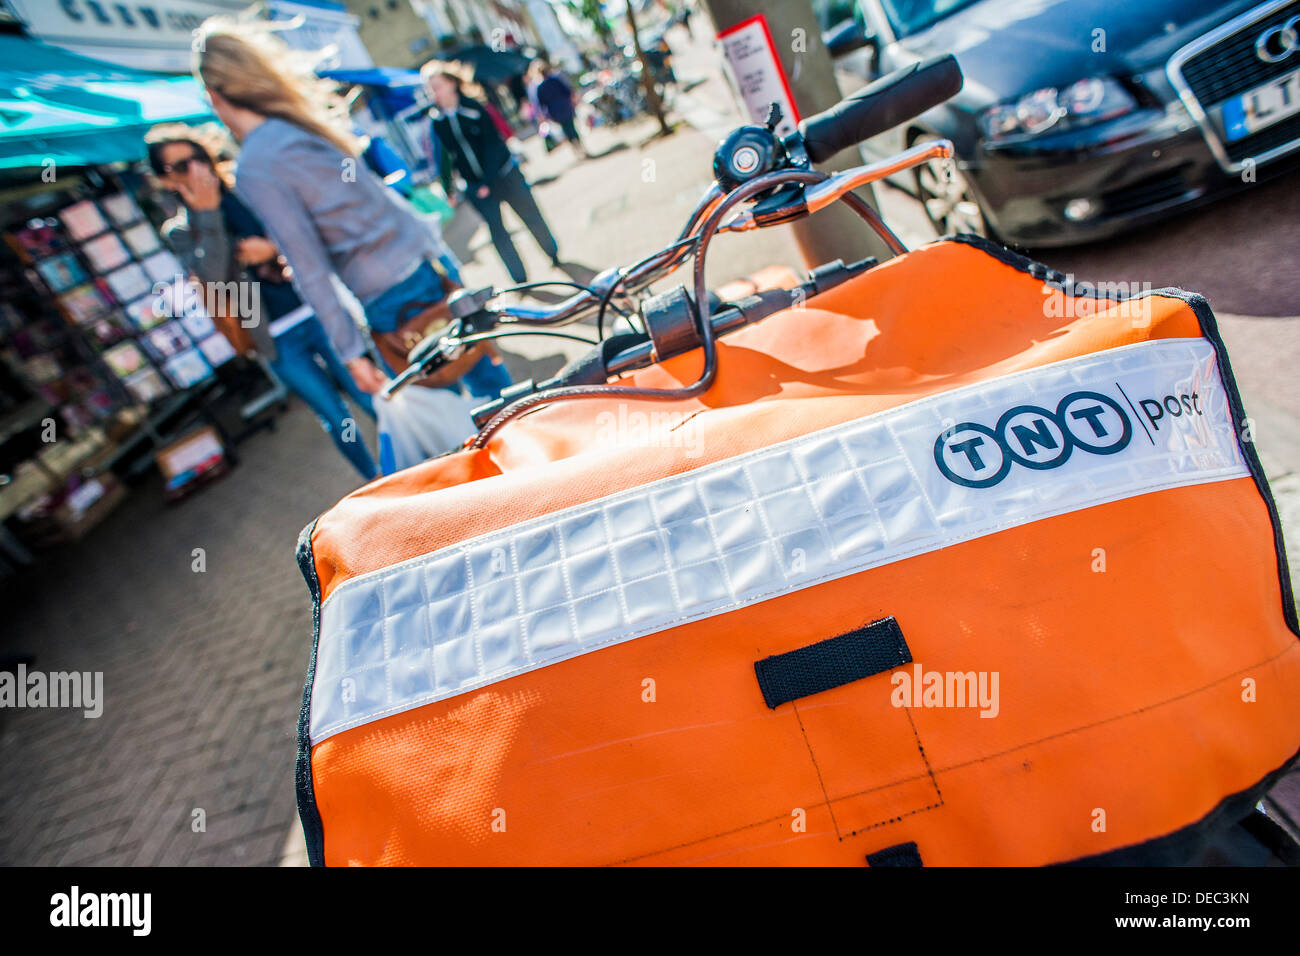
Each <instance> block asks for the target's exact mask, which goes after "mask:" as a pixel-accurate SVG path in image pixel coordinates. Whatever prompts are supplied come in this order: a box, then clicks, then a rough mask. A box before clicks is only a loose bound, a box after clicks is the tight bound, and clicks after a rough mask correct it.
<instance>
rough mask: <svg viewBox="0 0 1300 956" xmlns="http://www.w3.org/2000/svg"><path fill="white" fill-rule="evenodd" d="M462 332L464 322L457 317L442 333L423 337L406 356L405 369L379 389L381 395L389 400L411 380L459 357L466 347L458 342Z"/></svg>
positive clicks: (429, 373)
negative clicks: (407, 363) (406, 363)
mask: <svg viewBox="0 0 1300 956" xmlns="http://www.w3.org/2000/svg"><path fill="white" fill-rule="evenodd" d="M462 332H463V329H462V322H461V320H459V319H456V320H455V321H453V322H452V323H451V324H450V325H449V326H447V328H446V329H444V330H443V332H442V334H441V335H439V336H437V337H434V336H429V337H428V338H426V339H422V340H421V341H420V343H419V344H418V345H416V347H415V348H413V349H411V352H410V354H409V355H407V357H406V358H407V361H408V362H409V363H410V364H409V365H407V367H406V369H405V371H403V372H402V373H401V374H400V375H398V376H397V377H396V378H393V379H389V380H388V382H387V383H385V385H384V387H383V388H382V389H380V391H379V395H380V397H381V398H383V399H385V400H388V399H390V398H392V397H393V395H394V393H396V392H398V391H400V390H401V389H403V388H405V387H406V386H407V385H409V384H411V382H413V381H415V380H417V379H421V378H424V377H425V376H426V375H431V374H432V373H434V372H436V371H438V369H440V368H442V367H443V366H444V365H446V364H447V363H448V362H451V361H453V360H455V359H457V358H459V357H460V355H461V353H462V352H463V351H464V349H465V346H463V345H460V344H457V343H458V342H459V339H460V338H461V335H462Z"/></svg>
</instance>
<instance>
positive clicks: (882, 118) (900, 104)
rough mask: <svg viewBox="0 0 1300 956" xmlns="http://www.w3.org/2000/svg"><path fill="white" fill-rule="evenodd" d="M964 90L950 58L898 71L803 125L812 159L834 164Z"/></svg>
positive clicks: (958, 69) (946, 56)
mask: <svg viewBox="0 0 1300 956" xmlns="http://www.w3.org/2000/svg"><path fill="white" fill-rule="evenodd" d="M961 85H962V75H961V67H960V66H958V65H957V59H956V58H955V57H954V56H953V55H952V54H951V53H948V54H944V55H943V56H932V57H930V58H929V59H928V60H921V61H920V62H919V63H913V64H912V65H911V66H905V67H903V68H902V69H900V70H895V71H894V72H893V73H890V74H889V75H888V76H883V77H881V78H880V79H878V80H876V81H875V82H874V83H870V84H868V85H867V86H864V87H863V88H862V89H860V90H858V91H857V92H856V93H854V94H853V95H852V96H848V97H846V98H844V99H842V100H840V101H839V102H838V103H836V104H835V105H834V106H832V107H831V108H830V109H828V110H823V111H822V112H820V113H818V114H817V115H816V116H810V117H808V118H807V119H806V120H804V121H803V122H802V123H800V124H799V132H800V133H801V134H802V135H803V139H804V148H805V149H807V151H808V158H809V159H811V160H812V161H813V162H814V163H820V162H822V161H823V160H827V159H830V158H831V157H832V156H834V155H835V154H836V153H838V152H839V151H840V150H842V149H848V148H849V147H850V146H856V145H857V144H858V143H861V142H862V141H863V140H867V139H871V137H873V136H877V135H879V134H880V133H883V132H884V131H885V130H887V129H892V128H893V127H895V126H898V125H899V124H900V123H905V122H907V121H908V120H909V119H911V118H912V117H914V116H920V115H921V114H922V113H924V112H925V111H926V110H928V109H930V108H931V107H934V106H938V105H939V104H940V103H942V102H944V101H945V100H947V99H948V98H949V97H952V96H955V95H956V94H957V92H958V91H959V90H961Z"/></svg>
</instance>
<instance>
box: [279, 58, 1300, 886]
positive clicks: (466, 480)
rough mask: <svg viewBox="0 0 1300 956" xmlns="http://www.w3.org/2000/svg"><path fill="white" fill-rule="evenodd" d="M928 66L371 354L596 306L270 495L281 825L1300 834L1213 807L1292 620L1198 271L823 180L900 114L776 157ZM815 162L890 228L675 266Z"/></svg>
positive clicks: (447, 845) (458, 302)
mask: <svg viewBox="0 0 1300 956" xmlns="http://www.w3.org/2000/svg"><path fill="white" fill-rule="evenodd" d="M960 85H961V73H960V70H959V69H958V68H957V65H956V62H955V60H953V58H952V57H941V58H936V59H932V60H929V61H925V62H923V63H919V64H917V65H915V66H913V67H910V68H907V69H905V70H903V71H899V72H898V73H896V74H891V75H890V76H888V77H886V78H884V79H883V80H880V81H877V82H876V83H874V84H872V85H871V86H868V87H866V88H864V89H863V90H861V91H859V92H858V93H856V94H854V95H853V96H851V97H849V98H848V99H846V100H845V101H843V102H842V103H840V104H838V105H837V106H836V107H834V108H832V109H831V110H828V111H826V112H824V113H821V114H818V115H817V116H814V117H811V118H809V119H807V120H805V121H803V123H801V124H800V128H799V130H798V131H797V132H796V133H794V134H792V135H790V136H787V137H784V138H781V137H778V136H777V135H776V134H775V132H774V128H775V126H776V124H777V121H778V117H777V115H776V114H775V113H773V114H772V115H771V116H769V121H768V122H767V124H765V125H763V126H758V125H754V126H746V127H742V128H740V129H738V130H736V131H734V132H733V133H732V134H731V135H729V136H728V137H727V138H726V139H724V140H723V142H722V143H721V144H720V145H719V147H718V149H717V151H716V152H715V155H714V158H713V168H714V172H715V176H716V181H715V183H714V184H713V185H712V186H711V187H710V188H709V189H708V190H707V191H706V192H705V194H704V195H703V197H701V199H700V201H699V203H698V204H697V205H696V207H695V209H694V211H693V212H692V214H691V216H690V217H689V220H688V222H687V224H686V226H685V227H684V228H683V230H682V231H681V233H680V235H679V236H678V237H677V239H675V240H674V241H673V242H671V243H669V244H668V245H666V246H664V247H663V248H662V249H660V250H659V251H657V252H655V253H654V254H652V255H650V256H647V257H646V258H644V259H642V260H641V261H640V262H638V263H636V264H635V265H633V266H631V267H628V268H625V269H610V270H606V271H605V272H602V273H601V274H599V275H598V276H596V277H595V279H593V280H592V282H591V283H589V284H588V285H587V286H585V287H581V288H579V289H578V290H577V291H575V292H574V293H573V295H572V296H570V297H569V298H568V299H567V300H565V301H563V302H561V303H558V304H556V305H554V306H549V307H547V306H525V305H520V304H502V303H499V302H497V301H496V299H497V293H495V292H494V290H492V289H490V288H488V289H478V290H460V291H458V292H456V293H455V294H454V295H453V297H452V299H451V301H450V307H451V312H452V316H453V321H452V323H451V325H450V326H448V328H447V329H446V330H444V331H443V332H442V333H441V334H440V335H438V336H437V337H434V338H430V339H426V340H425V341H424V342H422V343H421V344H420V345H418V346H417V347H416V348H415V349H414V350H413V351H412V352H411V355H410V363H411V364H410V368H409V369H408V370H407V371H406V372H405V373H404V374H403V375H402V376H399V377H398V378H397V379H395V380H394V381H393V382H391V383H390V384H389V386H388V391H389V392H390V393H391V392H393V391H395V390H397V389H400V388H405V387H408V386H409V385H410V384H411V383H412V382H414V381H417V380H419V379H420V378H422V377H424V376H427V375H429V374H432V373H435V372H437V370H438V369H439V368H441V367H444V366H446V365H447V364H448V363H450V362H453V361H455V360H456V359H457V357H458V356H459V354H460V353H461V351H462V350H463V349H466V348H470V347H472V346H474V345H476V344H478V343H480V342H484V341H490V340H493V339H496V338H502V337H506V336H513V335H525V334H543V335H570V334H571V333H568V332H561V331H559V330H557V329H555V328H551V327H554V326H560V325H564V324H568V323H571V322H575V321H577V320H579V319H582V318H587V317H595V318H596V325H597V331H598V335H599V339H598V340H597V341H592V342H590V344H591V345H592V349H591V351H590V352H589V353H588V354H587V355H586V356H585V357H583V358H581V359H579V360H577V361H575V362H572V363H570V365H569V366H567V367H566V368H564V369H562V370H561V371H560V372H559V373H558V374H556V375H555V376H554V377H552V378H550V379H548V380H545V381H543V382H540V383H538V382H532V381H528V382H522V383H518V384H517V385H515V386H513V387H512V388H510V389H508V390H507V391H506V392H505V393H503V395H502V397H501V399H499V400H498V401H497V402H494V403H491V404H488V405H485V406H483V407H481V408H479V409H477V410H476V412H475V423H476V425H477V426H478V427H479V431H478V432H477V434H476V435H475V436H473V437H472V438H471V439H470V440H469V441H468V442H467V443H466V445H465V447H464V448H462V449H460V450H458V451H455V452H453V453H450V454H448V455H446V456H443V457H441V458H437V459H434V460H431V461H429V462H426V463H424V464H422V465H419V466H416V467H415V468H411V469H408V470H406V471H402V472H399V473H397V474H395V475H393V476H391V477H389V478H386V479H382V480H380V481H378V482H375V483H373V484H372V485H369V486H367V487H366V488H363V489H361V490H360V491H358V492H355V493H354V494H353V495H350V496H349V497H348V498H345V499H344V500H343V501H342V502H340V503H339V504H338V505H336V506H335V507H334V508H333V509H331V510H330V511H329V512H327V513H326V514H325V515H323V516H322V517H321V518H320V519H318V520H317V522H315V523H314V524H313V525H312V526H310V527H308V528H307V529H306V530H305V531H304V534H303V537H302V540H301V542H300V551H299V559H300V563H301V566H302V569H303V573H304V575H305V577H306V579H307V581H308V584H309V586H310V588H311V590H312V594H313V597H314V600H315V602H316V626H317V633H316V643H315V650H314V652H313V659H312V665H311V668H310V672H309V678H308V683H307V687H306V690H305V693H304V706H303V712H302V716H301V719H300V723H299V742H300V747H299V761H298V774H297V777H298V797H299V809H300V814H301V816H302V820H303V825H304V830H305V833H306V836H307V845H308V851H309V855H310V856H311V858H312V860H313V862H315V863H323V862H327V861H328V862H335V863H409V862H441V863H456V862H471V863H668V864H673V863H687V862H718V861H722V862H731V863H737V862H740V863H746V862H750V863H800V864H807V863H838V864H844V863H862V862H866V863H867V864H868V865H872V866H877V865H904V866H916V865H929V864H935V863H937V864H940V865H970V864H1045V863H1061V862H1082V863H1105V864H1117V863H1118V864H1127V863H1145V864H1169V863H1189V862H1206V861H1218V862H1222V861H1223V860H1224V858H1225V855H1226V857H1227V858H1228V859H1233V860H1238V861H1240V860H1250V861H1252V862H1264V861H1266V860H1269V859H1281V860H1283V861H1285V862H1293V863H1294V862H1297V861H1298V860H1300V857H1297V854H1296V848H1295V843H1294V841H1293V839H1292V837H1291V836H1289V835H1288V834H1287V833H1286V832H1285V827H1284V825H1283V824H1280V823H1279V822H1278V819H1277V815H1276V814H1275V813H1274V814H1269V815H1265V814H1263V813H1259V812H1256V810H1255V807H1256V805H1257V804H1259V803H1260V802H1261V801H1262V800H1265V799H1266V795H1267V793H1268V791H1269V789H1270V788H1271V787H1272V786H1273V784H1274V783H1275V782H1276V781H1277V780H1278V779H1280V777H1281V776H1282V775H1283V774H1284V773H1286V772H1288V771H1289V770H1290V769H1291V768H1293V767H1294V766H1295V760H1296V753H1297V749H1298V748H1300V732H1298V731H1297V730H1296V728H1297V727H1300V643H1298V639H1300V624H1298V623H1297V621H1296V615H1295V602H1294V598H1293V595H1292V594H1291V590H1290V580H1289V576H1288V573H1287V569H1286V562H1285V554H1284V551H1283V550H1282V549H1281V532H1280V529H1279V526H1278V523H1277V516H1276V510H1275V508H1274V507H1273V504H1272V499H1271V497H1270V495H1269V492H1268V488H1267V482H1266V480H1265V479H1264V475H1263V470H1262V467H1261V466H1260V463H1259V460H1258V456H1257V455H1256V454H1255V451H1254V448H1253V446H1252V445H1251V444H1250V442H1249V441H1245V440H1243V438H1242V436H1241V434H1240V433H1239V432H1238V430H1237V423H1238V422H1239V421H1240V420H1242V419H1244V410H1243V409H1242V406H1241V400H1240V395H1239V394H1238V392H1237V389H1236V386H1235V383H1234V381H1233V379H1232V375H1231V369H1230V366H1229V364H1228V361H1227V355H1226V351H1225V350H1224V348H1223V343H1222V341H1221V339H1220V338H1219V336H1218V333H1217V330H1216V328H1215V325H1214V320H1213V315H1212V313H1210V311H1209V308H1208V305H1207V304H1206V303H1205V302H1204V300H1203V299H1201V298H1200V297H1198V296H1195V295H1191V294H1189V293H1184V292H1181V291H1178V290H1160V291H1158V292H1154V293H1149V294H1143V295H1140V296H1136V297H1132V298H1129V299H1118V298H1106V297H1102V296H1098V295H1097V294H1096V293H1095V292H1092V293H1090V294H1089V293H1085V292H1083V291H1082V290H1079V289H1075V288H1073V287H1072V286H1071V285H1070V283H1069V282H1068V281H1067V279H1066V277H1064V276H1062V275H1060V274H1059V273H1056V272H1054V271H1053V270H1050V269H1048V268H1047V267H1046V266H1043V265H1041V264H1039V263H1035V262H1032V261H1030V260H1028V259H1026V258H1024V257H1023V256H1020V255H1018V254H1016V253H1014V252H1011V251H1010V250H1007V249H1004V248H1002V247H1001V246H998V245H996V244H994V243H992V242H990V241H989V240H987V239H983V238H981V237H973V236H954V237H945V238H944V239H941V240H939V241H937V242H935V243H931V244H928V245H926V246H924V247H922V248H920V249H918V250H915V251H910V252H909V251H908V250H907V249H906V247H905V246H904V245H903V243H902V242H901V241H900V240H899V239H898V237H897V236H896V235H894V233H893V232H892V231H891V230H890V229H889V228H888V226H887V225H886V224H885V223H884V222H883V221H881V219H880V217H879V216H878V215H877V214H876V212H875V211H874V210H873V209H872V208H871V207H870V206H869V205H868V204H866V203H865V202H863V201H862V200H861V199H860V198H859V197H857V196H855V195H854V193H853V190H854V189H855V188H857V187H859V186H861V185H865V184H867V183H870V182H873V181H876V180H878V179H880V178H883V177H885V176H888V175H891V174H893V173H895V172H898V171H900V170H904V169H907V168H910V167H913V166H916V165H917V164H919V163H924V162H931V161H934V160H936V159H951V157H952V146H951V144H949V143H947V142H945V141H943V140H935V141H932V142H926V143H922V144H917V145H916V146H914V147H913V148H911V149H909V150H908V151H906V152H904V153H901V154H899V155H898V156H896V157H893V158H891V159H890V160H887V161H883V162H878V163H873V164H868V165H864V166H859V167H857V168H854V169H850V170H846V171H844V172H839V173H835V174H833V175H827V174H825V173H821V172H818V171H816V170H815V169H814V168H813V164H814V163H816V162H820V161H822V160H824V159H826V158H827V157H829V156H831V155H833V154H835V153H837V152H838V151H840V150H841V149H843V148H847V147H850V146H852V145H854V144H855V143H858V142H860V141H861V140H863V139H866V138H869V137H870V136H873V135H875V134H876V133H879V132H881V131H883V130H884V129H887V128H889V127H892V126H895V125H897V124H899V123H901V122H903V121H905V120H906V119H908V118H909V117H911V116H913V115H916V114H919V113H921V112H924V111H925V110H926V109H928V108H930V107H932V106H934V105H936V104H937V103H939V102H941V101H942V100H944V99H946V98H948V97H950V96H952V95H954V94H955V93H956V92H957V90H958V89H959V88H960ZM833 202H845V203H847V204H848V205H850V206H851V207H852V208H853V209H854V210H855V212H857V213H858V214H859V215H860V216H861V217H862V218H863V219H865V220H866V221H867V222H868V223H869V224H870V225H871V226H872V228H873V229H874V230H875V231H876V232H877V234H878V235H879V236H880V237H881V238H882V240H883V241H884V242H885V243H886V244H887V245H888V246H889V248H890V249H891V250H893V251H894V252H895V253H896V254H897V255H896V256H895V257H894V258H892V259H890V260H888V261H886V262H884V263H877V262H876V261H875V260H874V259H864V260H862V261H859V262H854V263H850V264H847V265H846V264H844V263H843V262H842V261H836V262H832V263H827V264H825V265H823V266H819V267H817V268H814V269H813V270H812V271H811V272H810V273H809V274H808V276H807V277H806V278H805V279H803V280H802V281H800V282H798V283H797V284H795V285H794V286H793V287H790V288H771V289H766V290H762V291H759V292H756V293H754V294H752V295H748V296H744V297H742V298H740V299H738V300H736V301H729V302H724V301H718V300H717V297H716V296H713V295H711V293H710V292H709V290H708V289H707V287H706V284H705V275H704V262H705V257H706V255H707V252H708V248H709V244H710V242H711V241H712V239H713V238H714V237H715V236H717V235H721V234H724V233H725V234H733V233H740V232H747V231H750V230H754V229H760V228H766V227H769V226H773V225H779V224H784V223H788V222H791V221H794V220H796V219H799V218H802V217H804V216H808V215H811V214H813V213H815V212H816V211H818V210H820V209H822V208H825V207H826V206H827V205H829V204H831V203H833ZM742 204H743V206H742ZM691 258H693V260H694V261H693V277H692V278H693V289H691V290H688V289H687V288H686V287H685V286H677V287H676V288H672V289H669V290H667V291H664V292H661V293H658V294H655V295H650V296H647V297H645V298H644V299H643V300H642V301H640V303H639V304H636V303H634V301H633V299H634V297H635V296H637V295H638V294H639V293H640V292H643V291H644V290H645V289H647V287H648V286H649V285H650V284H651V283H652V282H654V281H656V280H658V279H661V278H663V277H664V276H666V275H668V274H669V273H671V272H672V271H673V270H675V269H677V268H679V267H681V266H682V265H683V264H684V263H685V262H686V261H687V260H688V259H691ZM1060 297H1064V298H1065V299H1067V300H1068V302H1067V304H1068V305H1069V308H1068V309H1066V310H1063V311H1062V310H1054V309H1051V308H1048V307H1046V306H1045V302H1051V301H1053V300H1054V299H1056V298H1060ZM611 309H613V310H614V311H615V312H617V313H619V315H620V319H621V321H623V322H624V323H625V324H626V325H627V326H628V331H619V332H613V333H612V334H610V335H609V336H605V334H604V317H605V314H606V313H607V312H608V311H609V310H611ZM1061 315H1067V316H1069V317H1070V318H1069V319H1068V320H1067V319H1060V318H1056V317H1054V316H1061ZM651 407H663V408H669V409H672V410H673V412H674V414H672V415H666V416H663V418H662V419H661V420H659V421H658V422H655V421H654V420H649V421H648V424H647V423H644V422H643V423H641V424H640V425H639V426H638V428H639V430H638V433H637V435H636V436H629V435H627V434H623V433H622V432H626V431H630V430H631V426H630V425H629V424H628V422H629V421H630V418H631V413H630V412H627V410H628V409H629V408H633V409H636V410H638V413H640V411H641V410H643V409H645V408H651ZM625 412H627V414H626V415H624V417H623V418H620V415H622V414H623V413H625ZM688 429H689V430H692V432H693V434H694V436H695V437H696V438H698V439H699V441H698V442H696V443H695V444H694V450H693V449H692V447H691V445H689V444H687V443H684V442H683V441H682V440H681V437H682V434H683V432H684V431H685V430H688ZM620 430H622V432H621V431H620ZM1225 635H1231V639H1230V640H1225V639H1224V637H1225ZM1000 688H1001V690H1000ZM1257 690H1258V693H1257V692H1256V691H1257ZM1003 691H1005V694H1004V693H1003ZM982 718H989V719H988V720H985V719H982ZM1252 854H1253V855H1252Z"/></svg>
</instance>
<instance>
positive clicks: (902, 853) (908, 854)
mask: <svg viewBox="0 0 1300 956" xmlns="http://www.w3.org/2000/svg"><path fill="white" fill-rule="evenodd" d="M923 865H924V864H923V863H922V862H921V851H920V850H918V849H917V847H916V844H915V843H898V844H895V845H894V846H887V847H885V848H884V849H883V850H877V851H876V852H875V853H868V854H867V866H923Z"/></svg>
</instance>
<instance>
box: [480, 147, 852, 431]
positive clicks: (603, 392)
mask: <svg viewBox="0 0 1300 956" xmlns="http://www.w3.org/2000/svg"><path fill="white" fill-rule="evenodd" d="M829 178H830V176H828V175H827V174H826V173H822V172H817V171H813V170H801V169H779V170H775V171H773V172H770V173H766V174H764V175H762V176H758V177H756V178H754V179H751V180H749V181H748V182H745V183H742V184H741V185H739V186H737V187H736V188H735V189H734V190H732V191H731V192H730V193H728V194H727V196H726V197H725V198H724V199H723V200H722V201H721V202H720V203H719V204H718V206H717V207H716V208H715V209H714V210H713V211H712V212H711V213H710V214H709V216H708V217H707V218H706V219H705V220H704V222H703V224H701V226H700V228H699V231H698V232H697V233H696V234H695V236H693V237H691V238H692V239H693V240H694V244H695V248H694V250H693V251H692V253H691V254H692V255H693V256H694V257H695V301H694V302H693V303H692V311H693V313H694V319H695V324H696V329H697V331H698V333H699V336H700V347H701V349H702V350H703V352H704V369H703V371H701V373H700V377H699V378H698V379H696V381H695V382H694V383H692V384H691V385H687V386H684V387H682V388H641V387H635V386H626V385H609V384H602V385H567V386H560V387H558V388H550V389H546V390H544V391H541V392H534V393H533V394H532V395H527V396H524V397H523V398H520V399H519V400H518V401H516V402H513V403H512V404H510V405H507V406H506V407H505V408H503V409H501V411H499V412H497V413H496V414H495V415H493V416H492V418H491V419H489V420H488V422H487V424H485V425H484V426H483V428H482V429H481V430H480V431H479V433H478V434H477V435H475V436H474V438H473V440H472V441H471V442H470V444H469V446H468V447H470V448H475V449H479V448H484V447H486V445H487V443H488V441H489V440H491V438H492V436H493V435H494V434H496V432H497V431H499V430H500V429H501V428H502V426H504V425H505V424H506V423H507V422H509V421H511V420H512V419H514V418H517V417H518V416H520V415H522V414H523V413H524V412H527V411H529V410H531V409H534V408H538V407H540V406H542V405H547V404H550V403H551V402H555V401H560V400H563V399H571V398H619V397H622V398H643V399H650V400H652V401H659V402H673V401H682V400H685V399H688V398H695V397H696V396H697V395H700V394H702V393H704V392H706V391H707V390H708V389H709V386H710V385H712V384H713V379H714V377H715V376H716V375H717V348H716V343H715V341H714V338H713V326H712V324H711V323H710V321H709V319H710V317H709V316H706V315H703V314H702V312H701V303H702V302H707V301H708V299H707V296H708V287H707V286H706V285H705V280H704V265H705V252H706V251H707V249H708V245H709V242H710V241H711V239H712V237H713V234H714V232H715V231H716V230H717V229H718V227H719V225H720V224H721V222H722V217H723V216H724V215H725V214H726V213H727V212H729V211H730V210H731V209H732V207H734V206H736V205H737V204H739V203H741V202H744V201H745V200H746V199H749V198H750V197H751V196H756V195H758V194H759V193H762V192H766V191H767V190H769V189H771V188H773V187H775V186H780V185H784V184H785V183H801V184H804V185H807V184H811V183H819V182H823V181H824V180H827V179H829ZM684 242H685V240H683V241H682V242H681V243H678V245H680V244H684ZM670 248H671V247H670ZM667 251H670V249H663V250H660V252H658V253H656V254H655V255H656V256H659V255H662V254H663V253H664V252H667ZM643 261H644V260H643ZM617 281H618V280H616V282H617Z"/></svg>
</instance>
